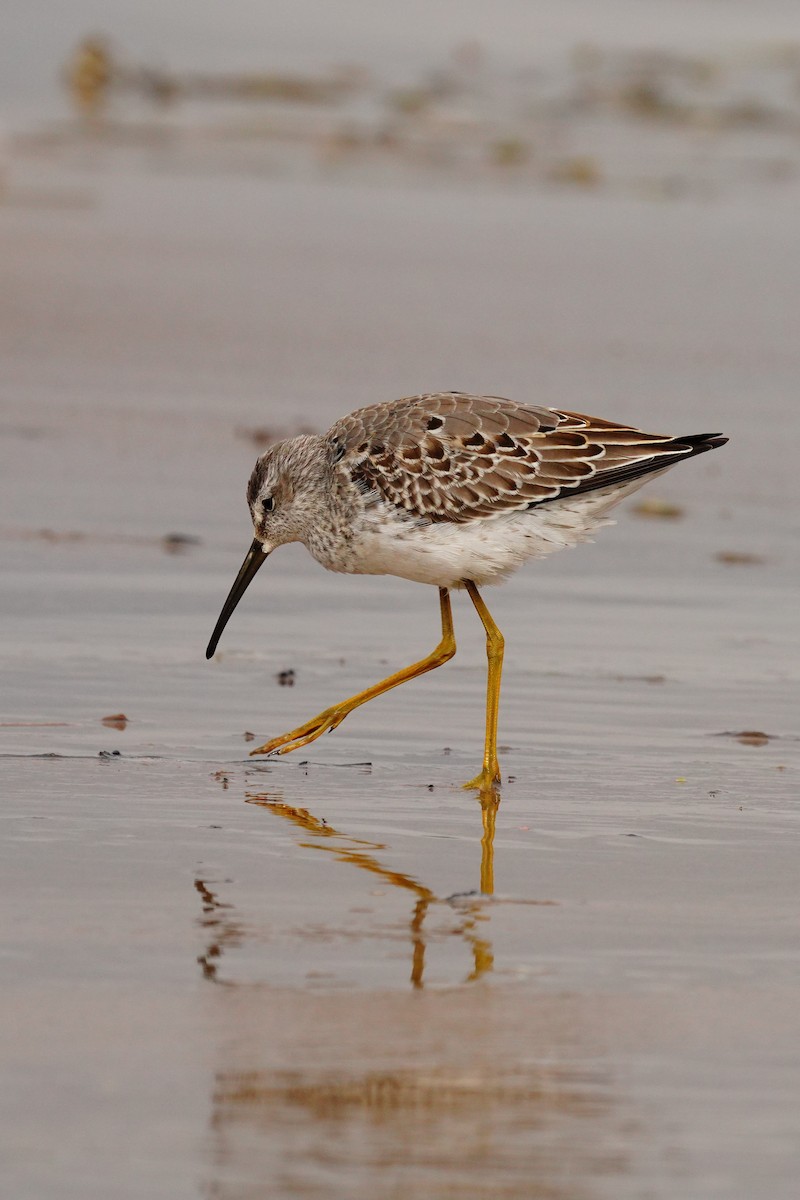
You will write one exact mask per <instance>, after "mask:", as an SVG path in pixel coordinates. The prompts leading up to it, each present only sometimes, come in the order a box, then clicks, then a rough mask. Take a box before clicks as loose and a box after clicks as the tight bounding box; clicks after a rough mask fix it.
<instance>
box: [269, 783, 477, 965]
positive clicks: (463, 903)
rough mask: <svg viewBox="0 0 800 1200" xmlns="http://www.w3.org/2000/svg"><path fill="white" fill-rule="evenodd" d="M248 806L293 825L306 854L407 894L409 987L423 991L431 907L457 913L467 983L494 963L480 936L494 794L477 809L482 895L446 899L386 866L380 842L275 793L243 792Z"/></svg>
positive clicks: (299, 843)
mask: <svg viewBox="0 0 800 1200" xmlns="http://www.w3.org/2000/svg"><path fill="white" fill-rule="evenodd" d="M247 803H248V804H255V805H258V806H260V807H261V808H263V809H265V811H267V812H270V813H272V814H273V815H274V816H277V817H281V818H283V819H284V820H286V821H289V822H291V824H293V825H294V826H296V828H298V829H300V830H302V831H303V833H304V834H308V835H310V836H311V840H307V839H304V840H302V841H299V842H298V845H299V846H301V847H302V848H303V849H306V850H321V851H323V852H324V853H329V854H333V855H334V857H335V858H336V859H337V861H338V862H343V863H348V864H349V865H350V866H354V867H357V868H359V869H360V870H362V871H369V872H370V873H371V874H373V875H377V876H378V877H379V878H381V879H382V880H383V881H384V882H385V883H389V884H391V885H392V887H396V888H400V889H402V890H405V891H408V892H411V893H412V894H413V895H414V896H415V897H416V900H415V902H414V906H413V909H412V911H411V917H410V920H409V934H410V940H411V972H410V982H411V985H412V987H414V988H421V987H423V984H424V975H425V951H426V948H427V938H426V936H425V929H424V925H425V918H426V917H427V915H428V911H429V909H430V907H431V906H432V905H441V904H447V905H449V906H450V907H451V908H453V909H454V910H455V911H456V912H457V913H458V922H457V925H456V929H455V932H456V933H457V934H458V935H460V936H461V937H462V938H463V939H464V941H465V942H466V943H467V945H468V946H469V947H470V950H471V953H472V960H473V966H472V970H471V971H470V972H469V974H468V975H467V976H466V978H465V982H474V981H475V980H477V979H480V978H481V976H482V975H485V974H486V973H487V972H488V971H491V970H492V967H493V965H494V955H493V953H492V946H491V942H490V941H489V940H488V938H487V937H486V936H485V935H484V936H479V933H480V932H482V931H481V923H482V922H483V921H484V918H485V913H484V911H483V910H484V908H485V900H486V898H487V897H489V896H491V895H492V893H493V891H494V830H495V818H496V814H497V808H498V806H499V803H500V800H499V796H498V795H497V793H495V792H493V791H492V792H486V793H485V794H482V795H481V811H482V817H483V836H482V838H481V865H480V893H476V892H470V893H466V894H463V895H459V896H452V897H448V898H443V897H439V896H437V895H436V894H435V892H434V891H433V889H432V888H430V887H427V886H426V885H425V884H424V883H421V882H420V881H419V880H417V879H414V878H413V876H411V875H406V874H404V873H403V872H402V871H396V870H393V869H392V868H390V867H387V866H384V864H383V863H382V862H381V861H380V858H379V857H378V855H379V854H380V852H381V851H382V850H385V849H386V846H385V845H384V844H383V843H381V842H370V841H365V840H363V839H361V838H353V837H350V836H349V835H347V834H344V833H341V832H340V831H339V830H338V829H335V828H334V827H333V826H332V825H329V824H328V823H327V822H326V821H322V820H320V819H319V818H318V817H315V816H313V814H312V813H310V812H309V811H308V809H306V808H296V807H295V806H294V805H291V804H286V803H285V802H284V800H283V799H282V798H281V794H280V793H278V792H257V793H252V792H251V793H248V794H247Z"/></svg>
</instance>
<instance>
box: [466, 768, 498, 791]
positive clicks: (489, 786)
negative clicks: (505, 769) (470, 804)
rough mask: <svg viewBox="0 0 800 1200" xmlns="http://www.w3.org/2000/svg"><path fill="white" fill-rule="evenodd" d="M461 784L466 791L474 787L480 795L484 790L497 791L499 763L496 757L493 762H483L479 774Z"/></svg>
mask: <svg viewBox="0 0 800 1200" xmlns="http://www.w3.org/2000/svg"><path fill="white" fill-rule="evenodd" d="M463 786H464V787H465V788H466V789H467V790H468V791H469V790H472V789H474V790H475V791H476V792H480V793H481V796H483V794H484V792H498V791H499V790H500V764H499V763H498V761H497V759H495V760H494V762H489V763H484V764H483V770H482V771H481V772H480V774H478V775H476V776H475V778H474V779H470V781H469V783H465V784H464V785H463Z"/></svg>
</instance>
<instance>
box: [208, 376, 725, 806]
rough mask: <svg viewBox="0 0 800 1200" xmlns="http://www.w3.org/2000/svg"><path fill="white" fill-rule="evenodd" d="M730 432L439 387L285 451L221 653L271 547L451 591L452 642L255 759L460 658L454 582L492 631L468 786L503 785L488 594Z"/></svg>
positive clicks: (266, 490)
mask: <svg viewBox="0 0 800 1200" xmlns="http://www.w3.org/2000/svg"><path fill="white" fill-rule="evenodd" d="M726 441H727V438H725V437H723V436H722V435H721V434H718V433H697V434H691V435H690V436H688V437H670V436H669V435H665V434H658V433H643V432H642V431H641V430H639V429H634V428H633V427H632V426H630V425H620V424H617V423H615V422H613V421H606V420H603V419H601V418H599V417H589V416H583V415H581V414H580V413H573V412H568V411H566V410H562V409H555V408H539V407H535V406H533V405H527V404H517V403H515V402H514V401H513V400H503V399H501V398H500V397H497V396H472V395H467V394H464V393H462V392H437V393H435V394H432V395H427V396H411V397H409V398H407V399H405V400H395V401H393V402H391V403H388V404H375V405H372V406H370V407H369V408H362V409H359V410H358V411H357V412H353V413H350V414H349V416H346V417H343V418H342V419H341V420H340V421H337V422H336V424H335V425H333V426H332V427H331V429H329V430H328V432H327V433H325V434H321V435H310V434H303V435H301V436H300V437H295V438H291V439H289V440H288V441H285V442H280V443H279V444H277V445H274V446H270V448H269V449H268V450H267V451H266V453H265V454H263V455H262V456H261V457H260V458H259V459H258V461H257V462H256V465H255V468H254V470H253V473H252V475H251V476H250V481H249V483H248V485H247V503H248V505H249V508H250V514H251V516H252V519H253V530H254V533H255V538H254V540H253V544H252V545H251V547H250V549H249V550H248V552H247V556H246V558H245V560H244V562H243V563H242V566H241V569H240V571H239V574H238V575H237V576H236V579H235V581H234V584H233V587H232V588H231V590H230V593H229V594H228V598H227V599H226V601H225V603H224V605H223V608H222V612H221V613H220V617H219V620H218V621H217V624H216V628H215V629H214V632H213V634H212V635H211V641H210V642H209V644H208V649H207V650H206V658H211V656H212V655H213V654H214V651H215V650H216V647H217V643H218V641H219V639H220V635H221V634H222V631H223V629H224V628H225V626H226V624H227V622H228V620H229V618H230V616H231V613H232V612H233V610H234V609H235V608H236V605H237V604H238V603H239V601H240V600H241V598H242V596H243V594H244V592H245V590H246V588H247V587H248V585H249V584H250V582H251V580H252V579H253V577H254V576H255V574H256V572H257V571H258V570H259V569H260V567H261V566H262V565H263V563H264V562H265V561H266V558H267V555H268V554H271V553H272V551H273V550H275V549H276V548H277V547H278V546H282V545H284V544H286V543H288V542H302V543H303V544H304V545H305V546H306V548H307V549H308V550H309V552H310V553H311V554H312V555H313V557H314V558H315V559H316V560H317V562H319V563H321V564H322V566H323V567H326V568H327V569H328V570H329V571H340V572H344V573H346V574H351V575H397V576H399V577H400V578H401V579H411V580H415V581H417V582H419V583H427V584H431V585H432V586H434V587H437V588H438V589H439V607H440V613H441V621H442V637H441V641H440V642H439V644H438V646H437V647H436V649H435V650H433V651H432V652H431V653H430V654H429V655H427V657H425V658H423V659H421V660H420V661H419V662H416V663H413V664H412V665H411V666H409V667H405V668H404V669H403V670H401V671H397V672H395V673H394V674H393V675H389V676H388V678H386V679H383V680H381V682H380V683H376V684H374V685H373V686H372V687H369V688H366V689H365V690H364V691H362V692H358V693H357V694H356V695H355V696H351V697H350V698H349V699H348V700H344V701H342V702H341V703H339V704H334V705H332V706H331V707H330V708H326V709H325V710H324V711H323V712H321V713H319V714H318V716H316V717H312V718H311V720H310V721H306V722H305V724H303V725H300V726H298V728H297V729H293V730H291V732H289V733H284V734H282V735H281V736H279V737H275V738H272V740H271V741H268V742H265V743H264V745H263V746H258V747H257V748H256V749H255V750H253V751H251V753H252V754H287V753H288V752H289V751H290V750H299V749H300V748H301V747H302V746H307V745H308V744H309V742H313V741H314V740H315V739H316V738H318V737H319V736H320V734H323V733H326V732H327V731H329V730H333V729H336V727H337V726H338V725H340V724H341V722H342V721H343V720H344V718H345V717H346V716H347V715H348V713H351V712H352V711H353V709H354V708H358V706H359V705H361V704H365V703H366V702H367V701H368V700H372V699H374V698H375V697H376V696H380V695H382V694H383V693H384V692H388V691H389V689H390V688H394V687H397V686H398V685H399V684H401V683H406V682H407V681H408V680H409V679H415V678H416V677H417V676H418V675H422V674H424V673H425V672H426V671H432V670H434V668H436V667H440V666H442V664H443V663H445V662H447V661H448V660H449V659H451V658H452V657H453V655H454V654H455V652H456V642H455V635H454V632H453V618H452V612H451V607H450V591H451V589H453V588H464V589H465V590H466V592H467V595H468V596H469V598H470V600H471V601H472V603H473V605H474V606H475V609H476V610H477V613H478V616H479V617H480V619H481V621H482V623H483V627H484V629H485V631H486V651H487V658H488V682H487V693H486V736H485V741H484V756H483V767H482V769H481V770H480V772H479V773H478V775H476V777H475V778H474V779H471V780H470V781H469V783H467V784H465V785H464V786H465V787H467V788H476V789H477V790H478V791H480V792H481V793H484V792H491V791H495V790H496V789H497V787H498V786H499V784H500V766H499V764H498V761H497V716H498V707H499V700H500V678H501V673H502V667H503V647H504V640H503V635H502V633H501V632H500V630H499V629H498V627H497V625H496V624H495V623H494V621H493V620H492V617H491V614H490V612H489V610H488V608H487V607H486V605H485V603H484V601H483V598H482V596H481V595H480V592H479V591H478V588H479V587H481V586H482V585H483V584H489V583H495V582H497V581H499V580H502V579H504V578H506V577H507V576H508V575H510V574H511V573H512V572H513V571H515V570H516V569H517V567H519V566H520V565H521V564H522V563H523V562H525V561H526V560H527V559H530V558H541V557H543V556H544V555H546V554H550V553H552V552H553V551H554V550H560V549H562V548H563V547H566V546H574V545H576V544H577V543H578V542H582V541H585V540H587V538H589V537H590V535H591V534H592V533H593V532H594V530H595V529H597V528H598V527H599V526H601V525H604V524H608V523H609V522H608V521H607V520H606V513H607V512H608V511H609V509H611V508H612V507H613V506H614V505H615V504H617V503H618V502H619V501H620V500H622V499H623V497H625V496H627V495H629V494H630V493H631V492H633V491H635V490H636V488H638V487H641V485H642V484H643V483H644V482H646V480H647V478H648V477H649V476H655V475H659V474H661V473H662V472H664V471H666V470H668V469H669V468H670V467H672V466H674V465H675V463H678V462H680V461H681V460H682V459H685V458H692V457H693V456H694V455H696V454H703V453H705V451H707V450H713V449H715V448H716V447H717V446H722V445H724V444H725V442H726Z"/></svg>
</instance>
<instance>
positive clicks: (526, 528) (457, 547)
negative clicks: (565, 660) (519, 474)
mask: <svg viewBox="0 0 800 1200" xmlns="http://www.w3.org/2000/svg"><path fill="white" fill-rule="evenodd" d="M638 482H639V481H638V480H637V481H636V483H637V484H638ZM632 490H634V488H633V487H632V486H630V485H629V486H628V488H626V489H620V488H616V489H615V490H614V492H613V494H609V493H607V492H605V490H603V491H597V492H589V493H586V494H585V495H583V496H575V497H571V498H565V499H563V500H558V501H555V502H554V503H552V504H544V505H540V506H537V507H536V508H533V509H526V510H523V511H520V512H516V513H507V514H503V515H501V516H497V517H488V518H484V519H481V520H474V521H470V522H466V523H464V524H461V525H459V524H455V523H450V522H447V521H439V522H433V523H431V524H427V525H420V524H416V523H414V522H411V521H405V520H398V519H397V517H396V516H394V514H391V515H390V514H388V513H386V512H385V511H384V512H381V511H380V510H378V511H376V510H374V509H373V510H371V511H370V512H369V513H365V514H364V516H363V519H362V522H361V528H360V529H359V531H358V532H357V534H356V536H355V538H354V539H353V541H352V542H351V543H350V546H349V547H348V553H347V554H346V555H343V556H342V557H341V558H337V561H335V562H332V561H330V560H328V561H325V562H323V565H324V566H326V567H328V568H329V569H330V570H334V571H343V572H346V573H347V574H352V575H397V576H399V578H401V579H411V580H413V581H415V582H417V583H429V584H433V585H435V586H437V587H453V586H455V585H456V584H458V583H460V582H462V581H463V580H466V579H469V580H472V581H473V583H476V584H478V585H481V584H485V583H492V582H499V581H500V580H502V579H504V578H506V577H507V576H509V575H510V574H512V572H514V571H515V570H516V569H517V568H518V567H519V566H521V565H522V563H524V562H526V561H527V560H528V559H531V558H543V557H544V556H545V555H546V554H552V553H553V551H554V550H562V549H564V548H565V547H567V546H575V545H577V544H578V543H579V542H583V541H586V540H587V539H588V538H589V537H591V535H592V534H593V533H594V531H595V529H598V528H599V527H600V526H602V525H608V524H612V522H610V521H607V520H604V518H603V514H604V513H605V512H606V511H607V510H608V509H609V508H611V507H612V506H613V505H614V504H616V503H617V501H618V500H620V499H622V497H623V495H625V494H627V492H628V491H632Z"/></svg>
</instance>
